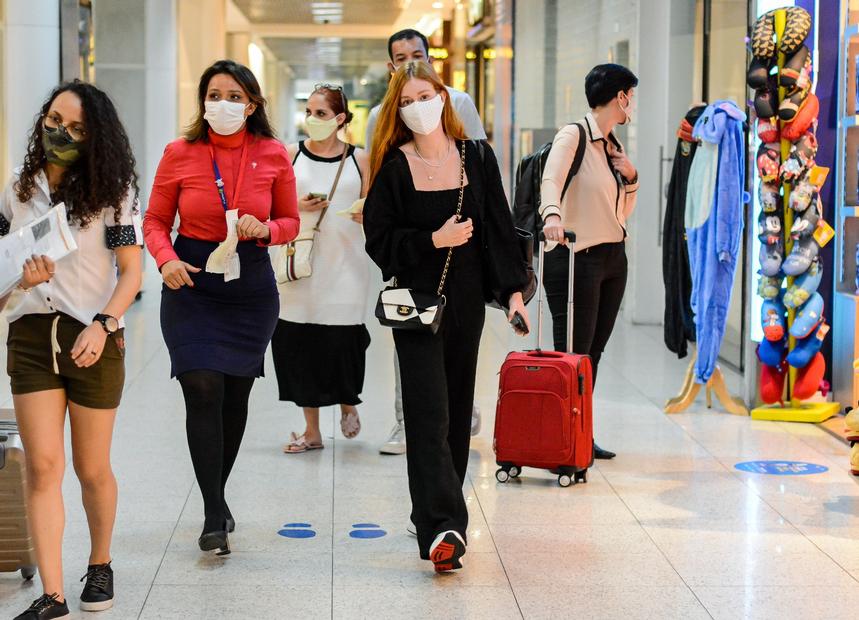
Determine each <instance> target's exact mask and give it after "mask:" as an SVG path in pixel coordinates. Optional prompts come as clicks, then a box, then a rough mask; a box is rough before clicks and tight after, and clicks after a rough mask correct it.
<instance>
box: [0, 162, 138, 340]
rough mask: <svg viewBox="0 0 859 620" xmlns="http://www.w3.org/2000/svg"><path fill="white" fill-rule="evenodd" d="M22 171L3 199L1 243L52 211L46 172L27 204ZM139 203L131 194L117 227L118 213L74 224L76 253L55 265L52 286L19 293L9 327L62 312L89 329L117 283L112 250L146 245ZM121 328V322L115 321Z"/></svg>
mask: <svg viewBox="0 0 859 620" xmlns="http://www.w3.org/2000/svg"><path fill="white" fill-rule="evenodd" d="M21 170H22V168H17V169H16V170H15V171H14V174H13V176H12V180H11V181H10V182H9V184H8V185H7V186H6V188H5V190H4V191H3V193H2V194H0V237H2V236H4V235H7V234H9V232H10V231H13V230H17V229H18V228H21V227H22V226H24V225H26V224H28V223H30V222H31V221H33V220H35V219H37V218H39V217H41V216H43V215H45V214H46V213H47V212H48V211H49V210H50V209H51V208H52V206H53V205H52V203H51V192H50V189H49V188H48V179H47V177H46V176H45V173H44V172H40V173H39V174H38V176H37V177H36V188H35V191H34V192H33V197H32V198H30V200H28V201H27V202H25V203H22V202H21V201H20V200H18V196H17V195H16V194H15V189H14V186H15V183H17V181H18V178H19V175H20V174H21ZM139 204H140V203H139V201H138V199H137V197H136V196H135V195H134V193H133V192H132V191H129V193H128V195H127V196H126V197H125V200H123V202H122V204H121V205H120V206H119V209H120V213H119V221H117V220H116V217H115V212H116V210H115V208H113V207H111V208H107V209H104V210H103V211H102V215H101V217H96V218H94V219H93V220H92V221H91V222H90V223H89V224H88V225H87V227H86V228H81V227H80V225H79V224H77V223H76V222H75V223H70V224H69V227H70V228H71V231H72V235H73V236H74V239H75V242H76V243H77V246H78V250H77V251H76V252H72V253H71V254H69V255H68V256H66V257H65V258H63V259H62V260H60V261H58V262H57V264H56V272H55V274H54V277H53V278H51V281H50V282H44V283H42V284H40V285H39V286H37V287H35V288H33V289H32V290H31V291H30V292H28V293H25V292H24V291H19V290H16V291H15V292H14V293H13V294H12V298H11V299H10V300H9V305H8V307H7V312H6V318H7V319H8V321H9V322H10V323H12V322H14V321H16V320H17V319H19V318H21V317H22V316H24V315H27V314H53V313H55V312H63V313H65V314H68V315H69V316H72V317H74V318H75V319H77V320H78V321H80V322H81V323H83V324H85V325H89V324H90V323H92V320H93V317H95V315H96V314H99V313H101V312H102V311H103V310H104V307H105V306H106V305H107V303H108V301H110V298H111V297H112V296H113V292H114V289H115V288H116V283H117V280H118V272H117V264H116V254H115V253H114V249H115V248H118V247H123V246H132V245H138V246H142V245H143V231H142V229H141V218H140V209H139ZM117 318H119V319H120V324H123V323H122V317H117Z"/></svg>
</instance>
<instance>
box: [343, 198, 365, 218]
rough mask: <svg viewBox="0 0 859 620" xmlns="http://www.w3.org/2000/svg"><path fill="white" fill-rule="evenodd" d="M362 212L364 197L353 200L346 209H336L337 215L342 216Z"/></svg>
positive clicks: (350, 215)
mask: <svg viewBox="0 0 859 620" xmlns="http://www.w3.org/2000/svg"><path fill="white" fill-rule="evenodd" d="M363 212H364V199H363V198H359V199H358V200H356V201H355V202H353V203H352V206H351V207H349V208H348V209H343V210H342V211H338V212H337V215H342V216H343V217H352V216H353V215H357V214H359V213H363Z"/></svg>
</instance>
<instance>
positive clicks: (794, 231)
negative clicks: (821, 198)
mask: <svg viewBox="0 0 859 620" xmlns="http://www.w3.org/2000/svg"><path fill="white" fill-rule="evenodd" d="M814 202H815V203H817V201H816V200H815V201H814ZM819 221H820V210H819V209H818V207H817V206H816V204H815V206H813V207H811V208H810V209H806V210H805V211H803V212H802V213H801V214H799V215H798V216H797V218H796V219H795V220H794V221H793V226H792V227H791V229H790V236H791V237H792V238H793V239H794V240H797V239H801V238H802V237H808V236H810V235H813V234H814V231H815V230H816V229H817V223H818V222H819Z"/></svg>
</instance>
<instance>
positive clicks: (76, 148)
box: [42, 125, 83, 168]
mask: <svg viewBox="0 0 859 620" xmlns="http://www.w3.org/2000/svg"><path fill="white" fill-rule="evenodd" d="M42 148H44V149H45V156H46V157H47V158H48V163H51V164H55V165H57V166H62V167H64V168H67V167H68V166H71V165H72V164H74V163H75V162H76V161H77V160H78V159H80V157H81V155H83V145H82V144H81V143H80V142H75V141H74V139H73V138H72V137H71V136H70V135H69V132H68V131H67V130H66V128H65V127H63V126H62V125H60V126H59V127H57V128H56V129H52V128H50V127H42Z"/></svg>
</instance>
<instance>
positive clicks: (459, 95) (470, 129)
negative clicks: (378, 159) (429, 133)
mask: <svg viewBox="0 0 859 620" xmlns="http://www.w3.org/2000/svg"><path fill="white" fill-rule="evenodd" d="M445 88H446V89H447V92H448V93H449V94H450V102H451V103H452V104H453V109H454V110H456V114H457V115H458V116H459V120H461V121H462V126H463V128H464V129H465V135H466V136H467V137H468V138H470V139H471V140H486V132H485V131H484V130H483V123H482V122H481V120H480V115H479V114H478V113H477V108H476V107H475V105H474V102H473V101H472V100H471V96H470V95H469V94H468V93H464V92H462V91H461V90H456V89H455V88H451V87H450V86H445ZM381 108H382V105H381V104H379V105H377V106H376V107H374V108H373V109H372V110H370V115H369V116H368V117H367V134H366V137H365V141H364V148H365V149H367V150H368V151H369V150H370V149H371V148H372V147H373V145H372V142H373V132H374V131H376V121H377V120H378V117H379V110H380V109H381Z"/></svg>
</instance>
